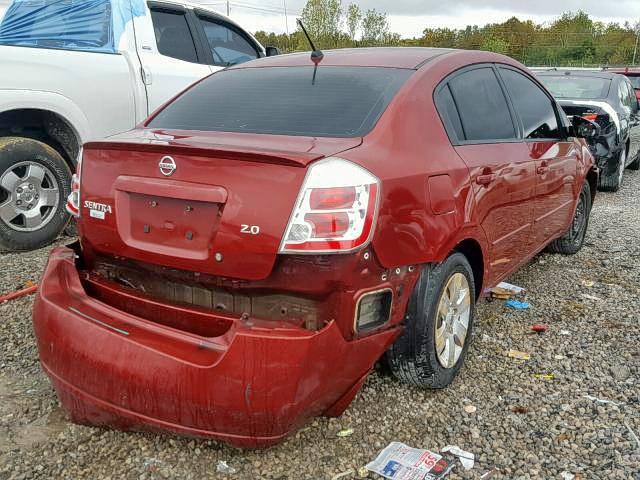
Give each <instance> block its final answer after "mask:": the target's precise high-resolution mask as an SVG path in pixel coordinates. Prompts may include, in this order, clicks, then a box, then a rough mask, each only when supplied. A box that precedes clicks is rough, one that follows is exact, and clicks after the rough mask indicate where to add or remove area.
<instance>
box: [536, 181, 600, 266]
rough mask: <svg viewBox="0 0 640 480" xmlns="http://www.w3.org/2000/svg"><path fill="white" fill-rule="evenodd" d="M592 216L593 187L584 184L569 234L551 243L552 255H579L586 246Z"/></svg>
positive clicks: (586, 183) (549, 247)
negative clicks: (585, 240) (586, 236)
mask: <svg viewBox="0 0 640 480" xmlns="http://www.w3.org/2000/svg"><path fill="white" fill-rule="evenodd" d="M590 215H591V187H590V186H589V182H584V184H583V185H582V190H581V191H580V198H579V199H578V205H577V206H576V212H575V214H574V216H573V221H572V222H571V226H570V227H569V230H567V233H565V234H564V235H563V236H562V237H560V238H558V239H556V240H554V241H553V242H551V243H550V244H549V246H548V247H547V249H548V250H549V251H550V252H552V253H562V254H564V255H573V254H574V253H578V252H579V251H580V249H581V248H582V245H583V244H584V237H585V235H586V234H587V227H588V226H589V216H590Z"/></svg>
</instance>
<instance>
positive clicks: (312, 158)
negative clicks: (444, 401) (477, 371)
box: [34, 48, 597, 447]
mask: <svg viewBox="0 0 640 480" xmlns="http://www.w3.org/2000/svg"><path fill="white" fill-rule="evenodd" d="M318 59H319V57H318V56H317V55H316V57H315V58H314V60H315V63H314V62H312V61H311V59H310V57H309V54H308V53H301V54H294V55H285V56H278V57H271V58H266V59H261V60H258V61H255V62H250V63H247V64H242V65H240V66H237V67H233V68H229V69H227V70H225V71H222V72H220V73H216V74H214V75H212V76H210V77H208V78H206V79H205V80H203V81H201V82H199V83H197V84H196V85H194V86H192V87H191V88H189V89H188V90H186V91H185V92H183V93H182V94H180V95H179V96H178V97H176V98H175V99H174V100H173V101H172V102H170V103H169V104H168V105H166V106H165V107H163V108H161V109H160V110H159V111H157V112H156V113H155V114H154V115H152V116H151V117H150V118H149V119H148V120H147V122H146V123H145V124H144V125H141V126H140V127H139V128H137V129H135V130H133V131H131V132H128V133H126V134H122V135H119V136H117V137H113V138H110V139H107V140H104V141H100V142H92V143H89V144H87V145H85V146H84V154H83V156H82V166H81V171H80V172H79V173H78V174H79V177H77V178H76V182H75V184H74V193H73V196H72V198H71V207H72V208H74V209H76V211H77V212H78V213H79V219H78V226H79V232H80V241H79V242H78V243H76V244H73V245H70V246H68V247H60V248H56V249H54V250H53V251H52V253H51V257H50V259H49V262H48V265H47V268H46V271H45V273H44V276H43V279H42V283H41V287H40V289H39V291H38V296H37V300H36V303H35V306H34V325H35V332H36V336H37V340H38V347H39V351H40V359H41V362H42V366H43V368H44V370H45V371H46V372H47V374H48V375H49V376H50V378H51V380H52V382H53V384H54V386H55V388H56V390H57V392H58V395H59V397H60V399H61V401H62V404H63V405H64V407H65V408H66V410H67V411H68V412H69V414H70V416H71V418H72V419H73V420H74V421H77V422H81V423H85V424H93V425H110V426H116V427H120V428H125V429H140V428H152V429H163V430H168V431H173V432H177V433H182V434H188V435H194V436H201V437H213V438H218V439H222V440H225V441H228V442H230V443H232V444H235V445H238V446H244V447H256V446H268V445H271V444H273V443H276V442H278V441H280V440H282V439H283V438H284V437H286V436H287V435H289V434H290V433H292V432H293V431H295V429H296V428H298V427H300V426H301V425H303V424H304V423H305V422H306V421H308V420H309V419H310V418H312V417H313V416H317V415H340V414H341V413H342V412H343V411H344V410H345V408H346V407H347V406H348V405H349V403H350V402H351V400H352V399H353V397H354V396H355V395H356V393H357V392H358V390H359V388H360V386H361V385H362V383H363V382H364V380H365V378H366V377H367V375H368V374H369V372H370V371H371V369H372V368H373V366H374V364H375V362H376V361H377V360H378V359H379V358H380V357H381V356H383V355H385V352H386V357H387V359H388V363H389V364H390V366H391V368H392V370H393V372H394V373H395V374H396V375H397V377H398V378H400V379H401V380H403V381H405V382H408V383H410V384H413V385H419V386H423V387H429V388H441V387H445V386H446V385H448V384H449V383H450V382H451V381H452V380H453V379H454V377H455V375H456V373H457V372H458V370H459V369H460V367H461V366H462V363H463V361H464V358H465V355H466V353H467V350H468V347H469V342H470V340H471V333H472V329H473V318H474V305H475V303H476V301H477V300H478V299H479V298H480V297H481V296H482V294H483V291H485V289H487V288H490V287H493V286H495V285H496V284H497V283H498V282H500V281H501V280H502V279H504V278H505V277H507V276H508V275H510V274H511V273H513V272H514V271H515V270H516V269H518V268H519V267H521V266H522V265H523V264H524V263H526V262H527V261H528V260H529V259H530V258H531V257H532V256H534V255H535V254H536V253H537V252H539V251H541V250H542V249H544V248H546V247H548V248H550V249H551V250H553V251H555V252H559V253H565V254H571V253H575V252H577V251H578V250H579V249H580V248H581V246H582V243H583V240H584V236H585V232H586V229H587V223H588V219H589V213H590V209H591V205H592V202H593V198H594V195H595V193H596V185H597V170H596V169H595V168H594V166H593V159H592V156H591V154H590V153H589V149H588V148H587V146H586V144H585V142H584V140H583V139H578V138H576V135H582V136H586V135H592V134H593V133H594V128H596V127H594V125H593V124H590V123H589V122H586V121H583V123H581V124H578V125H576V127H575V128H574V127H573V126H571V125H568V124H567V120H566V116H565V115H563V114H562V110H561V109H560V108H559V107H558V105H557V104H556V103H555V101H554V100H553V98H552V97H551V95H550V94H549V93H548V92H547V91H546V90H545V89H544V87H542V86H541V85H540V84H539V83H538V82H537V80H536V79H535V78H533V77H532V76H531V75H530V74H529V73H528V72H527V70H526V69H525V68H524V67H523V66H522V65H520V64H519V63H517V62H515V61H513V60H511V59H510V58H507V57H504V56H501V55H497V54H492V53H485V52H469V51H456V50H440V49H423V48H403V49H360V50H339V51H329V52H325V54H324V58H321V59H320V60H319V61H318ZM316 63H317V65H316Z"/></svg>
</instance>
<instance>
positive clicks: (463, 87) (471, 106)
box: [449, 67, 517, 142]
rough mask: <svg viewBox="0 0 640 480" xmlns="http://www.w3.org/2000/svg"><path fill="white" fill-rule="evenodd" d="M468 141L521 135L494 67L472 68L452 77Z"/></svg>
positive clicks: (483, 140)
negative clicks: (517, 131)
mask: <svg viewBox="0 0 640 480" xmlns="http://www.w3.org/2000/svg"><path fill="white" fill-rule="evenodd" d="M449 87H450V88H451V93H452V95H453V99H454V100H455V103H456V105H457V107H458V112H459V113H460V121H461V123H462V128H463V130H464V135H465V140H466V141H467V142H474V141H479V142H488V141H492V140H509V139H515V138H517V134H516V128H515V126H514V123H513V120H512V118H511V114H510V111H509V106H508V104H507V100H506V98H505V96H504V92H503V91H502V87H500V83H499V82H498V78H497V77H496V74H495V72H494V70H493V68H492V67H481V68H475V69H473V70H468V71H466V72H463V73H461V74H459V75H456V76H455V77H454V78H452V79H451V80H449Z"/></svg>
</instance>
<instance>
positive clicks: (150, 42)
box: [135, 2, 211, 113]
mask: <svg viewBox="0 0 640 480" xmlns="http://www.w3.org/2000/svg"><path fill="white" fill-rule="evenodd" d="M148 5H149V10H150V13H151V17H150V18H151V22H149V17H138V18H136V19H135V22H136V43H137V49H138V56H139V57H140V62H141V64H142V76H143V79H144V82H145V86H146V89H147V98H148V110H149V113H151V112H152V111H154V110H155V109H156V108H158V107H159V106H160V105H162V104H163V103H164V102H166V101H167V100H169V99H170V98H172V97H173V96H174V95H176V94H177V93H179V92H180V91H182V90H184V89H185V88H186V87H188V86H189V85H191V84H192V83H193V82H195V81H197V80H200V79H201V78H203V77H205V76H207V75H209V74H210V73H211V68H210V67H209V65H207V62H206V60H205V53H204V49H203V47H202V44H201V42H200V36H199V34H198V31H197V26H196V25H195V24H194V21H193V18H192V12H191V11H190V10H188V9H187V8H184V7H182V6H180V5H170V4H163V3H159V2H158V3H156V2H149V4H148Z"/></svg>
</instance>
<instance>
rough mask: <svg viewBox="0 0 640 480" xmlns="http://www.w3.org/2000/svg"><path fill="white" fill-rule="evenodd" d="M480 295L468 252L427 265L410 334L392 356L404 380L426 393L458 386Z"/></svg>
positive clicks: (408, 319) (409, 319)
mask: <svg viewBox="0 0 640 480" xmlns="http://www.w3.org/2000/svg"><path fill="white" fill-rule="evenodd" d="M474 292H475V285H474V279H473V271H472V269H471V265H470V264H469V262H468V261H467V258H466V257H465V256H464V255H463V254H462V253H453V254H452V255H450V256H449V257H448V258H447V259H446V260H445V261H444V262H442V263H439V264H429V265H425V266H424V268H423V270H422V272H421V274H420V278H419V279H418V282H417V283H416V286H415V289H414V291H413V293H412V295H411V299H410V300H409V305H408V307H407V313H406V315H405V329H404V332H403V334H402V335H401V336H400V337H399V338H398V340H396V342H395V343H394V344H393V345H392V346H391V347H390V348H389V350H388V351H387V353H386V360H387V363H388V365H389V367H390V369H391V372H392V373H393V374H394V375H395V376H396V377H397V378H398V379H399V380H401V381H403V382H405V383H408V384H410V385H415V386H419V387H426V388H444V387H446V386H447V385H449V384H450V383H451V382H452V381H453V379H454V378H455V376H456V374H457V373H458V370H460V367H461V366H462V364H463V363H464V358H465V356H466V353H467V350H468V348H469V342H470V340H471V335H472V331H473V316H474V313H475V294H474ZM447 306H448V307H450V308H448V307H447ZM463 317H464V318H463ZM460 319H462V322H460V321H459V320H460ZM465 320H466V328H463V325H462V324H463V323H465ZM452 351H453V353H452V354H451V355H449V353H451V352H452Z"/></svg>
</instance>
